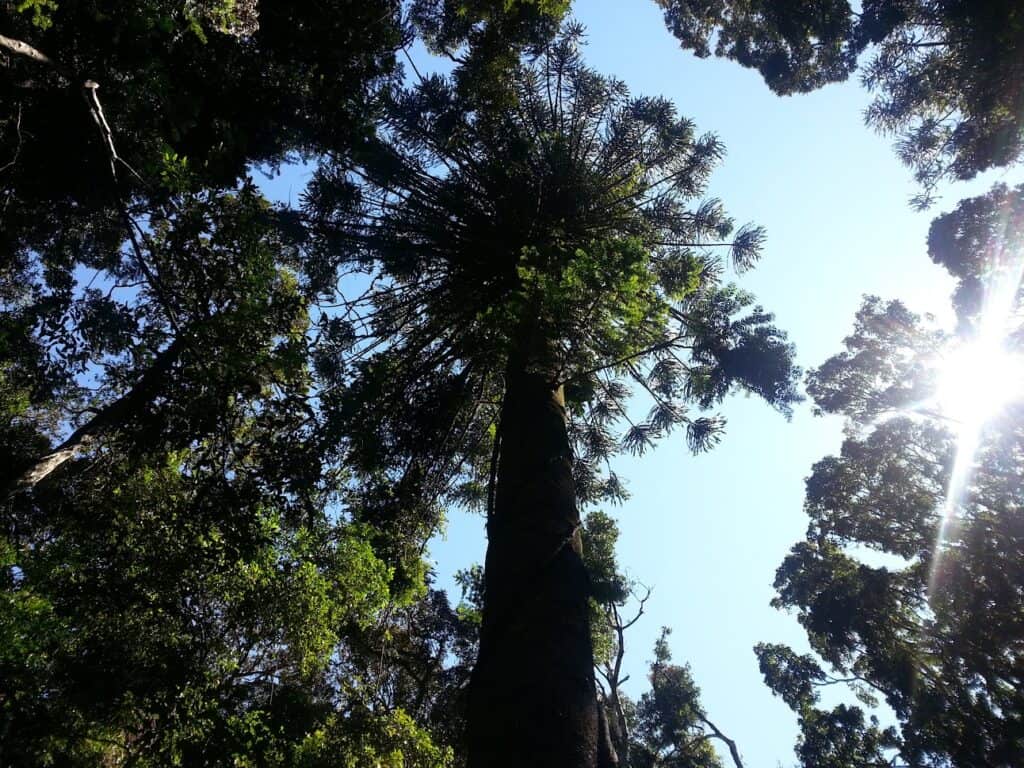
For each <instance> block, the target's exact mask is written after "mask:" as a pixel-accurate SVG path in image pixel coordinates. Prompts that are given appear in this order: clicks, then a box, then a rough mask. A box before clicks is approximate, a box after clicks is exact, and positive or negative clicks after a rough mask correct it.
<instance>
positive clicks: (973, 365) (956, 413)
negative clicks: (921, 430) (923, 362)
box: [935, 341, 1024, 432]
mask: <svg viewBox="0 0 1024 768" xmlns="http://www.w3.org/2000/svg"><path fill="white" fill-rule="evenodd" d="M936 374H937V377H936V388H935V406H936V408H937V409H938V411H939V412H940V413H941V415H942V417H943V418H945V419H948V420H950V421H951V422H953V423H954V424H955V425H956V428H957V431H960V432H962V431H965V430H967V431H971V430H975V429H979V428H980V427H981V426H982V425H983V424H984V423H985V422H987V421H989V420H990V419H992V418H994V417H995V416H996V415H998V413H999V412H1000V411H1001V410H1002V409H1003V408H1004V407H1005V406H1006V405H1008V404H1009V403H1011V402H1012V401H1014V400H1017V399H1018V398H1024V356H1022V355H1020V354H1019V353H1015V352H1012V351H1010V350H1008V349H1006V347H1005V346H1003V345H1002V344H1000V343H991V342H989V343H986V342H985V341H975V342H973V343H966V344H962V345H960V346H958V347H955V348H953V349H951V350H950V351H949V352H948V353H947V354H945V355H944V356H943V358H942V360H941V362H940V363H939V365H938V369H937V371H936Z"/></svg>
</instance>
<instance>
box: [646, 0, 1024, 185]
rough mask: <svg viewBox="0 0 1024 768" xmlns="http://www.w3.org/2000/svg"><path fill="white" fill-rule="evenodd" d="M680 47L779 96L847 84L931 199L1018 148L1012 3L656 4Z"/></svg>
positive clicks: (1019, 46)
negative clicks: (858, 87) (752, 73)
mask: <svg viewBox="0 0 1024 768" xmlns="http://www.w3.org/2000/svg"><path fill="white" fill-rule="evenodd" d="M657 2H658V4H659V5H660V6H662V7H663V8H664V11H665V21H666V23H667V24H668V27H669V29H670V30H671V31H672V32H673V34H674V35H675V36H676V37H677V38H679V41H680V42H681V43H682V45H683V47H685V48H689V49H691V50H693V51H694V52H695V53H696V54H697V55H698V56H708V55H710V54H711V53H712V51H713V52H714V53H715V55H717V56H725V57H727V58H730V59H733V60H735V61H737V62H739V63H740V64H741V65H743V66H745V67H751V68H754V69H757V70H758V71H759V72H760V73H761V75H762V76H763V77H764V79H765V81H766V82H767V83H768V85H769V87H771V89H772V90H773V91H775V92H776V93H779V94H791V93H799V92H803V91H810V90H814V89H815V88H818V87H820V86H822V85H825V84H826V83H832V82H839V81H843V80H846V79H847V78H849V77H850V76H851V75H852V74H853V73H854V72H855V71H857V69H858V67H860V72H861V75H860V76H861V81H862V82H863V83H864V85H865V86H866V87H867V88H868V89H869V90H871V91H873V92H875V93H876V98H875V101H874V102H873V103H872V104H871V106H870V107H869V108H868V110H867V113H866V115H865V119H866V120H867V123H868V125H870V126H871V127H873V128H875V129H877V130H879V131H881V132H883V133H887V134H897V135H898V136H899V142H898V143H897V152H898V154H899V156H900V159H901V160H903V162H904V163H906V164H907V165H908V166H909V167H910V168H912V169H913V171H914V175H915V177H916V179H917V180H918V181H919V182H920V183H921V185H922V187H923V191H922V194H921V195H920V196H919V197H918V198H917V202H918V203H920V204H926V203H927V202H929V201H930V199H931V195H932V192H933V190H934V187H935V185H936V184H937V183H938V182H939V181H941V180H943V179H970V178H973V177H974V176H975V175H976V174H978V173H980V172H981V171H984V170H986V169H988V168H992V167H999V166H1005V165H1010V164H1012V163H1015V162H1017V160H1019V158H1020V156H1021V153H1022V152H1024V141H1022V139H1021V136H1022V135H1024V130H1022V128H1024V126H1022V123H1021V120H1022V117H1021V116H1022V115H1024V96H1022V95H1021V91H1020V88H1018V87H1017V83H1019V82H1020V79H1021V77H1024V11H1022V9H1021V7H1020V4H1019V3H1017V2H1015V0H992V1H991V2H984V3H978V2H973V1H972V0H911V1H909V2H907V1H905V0H867V1H866V2H863V3H851V2H848V0H812V1H811V2H774V1H773V0H657Z"/></svg>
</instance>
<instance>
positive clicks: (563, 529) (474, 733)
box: [468, 333, 599, 768]
mask: <svg viewBox="0 0 1024 768" xmlns="http://www.w3.org/2000/svg"><path fill="white" fill-rule="evenodd" d="M530 335H531V334H529V333H527V334H523V336H525V338H522V339H520V343H519V344H518V348H517V349H516V350H515V352H514V353H513V354H512V355H511V360H510V362H509V364H508V370H507V373H506V381H505V387H506V394H505V402H504V406H503V408H502V414H501V449H500V454H499V457H498V471H497V482H496V489H495V497H494V510H493V513H492V514H491V516H490V518H489V519H488V521H487V534H488V546H487V559H486V563H485V570H484V611H483V625H482V627H481V633H480V651H479V656H478V658H477V663H476V666H475V668H474V670H473V675H472V678H471V682H470V691H469V713H468V726H469V730H468V742H469V743H468V747H469V754H468V757H469V762H468V765H469V768H505V767H506V766H507V767H508V768H512V766H515V768H523V767H524V766H531V767H537V768H544V767H546V766H551V768H555V767H556V766H557V768H595V766H597V762H598V748H599V747H598V740H599V728H598V704H597V696H596V687H595V681H594V654H593V649H592V647H591V640H590V617H589V611H588V597H589V586H588V577H587V572H586V567H585V566H584V564H583V559H582V546H581V540H580V517H579V510H578V509H577V507H576V493H575V486H574V483H573V477H572V449H571V447H570V445H569V437H568V432H567V428H566V414H565V399H564V395H563V391H562V387H561V385H559V384H558V383H557V381H556V376H555V374H554V373H553V366H552V365H551V364H550V363H549V360H550V359H551V356H550V355H548V354H547V353H546V351H545V345H544V344H537V343H534V342H533V341H532V340H531V339H530ZM533 335H535V334H533Z"/></svg>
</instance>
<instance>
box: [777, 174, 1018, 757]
mask: <svg viewBox="0 0 1024 768" xmlns="http://www.w3.org/2000/svg"><path fill="white" fill-rule="evenodd" d="M1022 194H1024V189H1021V188H1017V189H1013V190H1010V189H1007V188H1005V187H997V188H996V189H995V190H993V191H992V192H991V193H990V194H988V195H985V196H983V197H980V198H974V199H971V200H965V201H964V202H962V203H961V204H960V205H959V206H958V207H957V209H956V210H955V211H953V212H951V213H949V214H946V215H944V216H941V217H939V218H938V219H937V220H936V221H935V222H934V223H933V225H932V229H931V233H930V237H929V251H930V254H931V256H932V258H933V259H934V260H935V261H936V262H937V263H940V264H942V265H944V266H946V267H947V268H948V269H949V271H950V272H951V273H952V274H953V275H954V276H955V277H956V278H957V280H958V286H957V289H956V293H955V297H954V298H955V304H956V306H957V311H958V316H959V321H960V322H959V327H958V332H957V335H956V337H951V336H950V335H949V334H944V333H942V332H939V331H936V330H933V329H929V328H928V327H927V326H926V325H925V324H924V323H923V322H922V320H921V319H920V318H918V317H916V316H915V315H913V314H912V313H910V312H908V311H907V310H906V309H905V308H904V307H903V306H902V305H900V304H899V303H897V302H890V303H884V302H881V301H879V300H877V299H870V300H868V301H867V302H866V303H865V305H864V307H863V308H862V310H861V312H860V313H859V315H858V319H857V325H856V328H855V331H854V333H853V334H852V335H851V336H850V338H848V339H847V340H846V350H845V351H844V352H842V353H840V354H839V355H836V356H835V357H833V358H832V359H830V360H829V361H828V362H826V363H825V364H824V365H823V366H822V367H821V368H819V369H818V370H817V371H815V372H812V374H811V375H810V377H809V386H808V389H809V391H810V393H811V394H812V395H813V397H814V398H815V401H816V403H817V404H818V407H819V408H820V409H821V410H823V411H827V412H831V413H840V414H843V415H845V416H846V417H847V418H848V423H849V425H850V433H849V436H848V438H847V439H846V441H845V442H844V443H843V447H842V451H841V453H840V455H838V456H831V457H828V458H826V459H823V460H822V461H820V462H819V463H818V464H816V465H815V466H814V470H813V473H812V474H811V477H810V478H809V479H808V481H807V496H806V503H805V509H806V511H807V513H808V515H809V516H810V518H811V522H810V526H809V528H808V534H807V539H806V541H804V542H801V543H799V544H797V545H796V546H795V547H794V548H793V550H792V552H791V553H790V555H789V556H788V557H787V558H786V560H785V562H784V563H783V564H782V566H781V567H780V569H779V571H778V573H777V576H776V588H777V589H778V597H777V598H776V601H775V603H776V605H778V606H780V607H785V608H790V609H795V610H796V612H797V615H798V618H799V620H800V623H801V624H802V625H803V626H804V627H805V629H806V630H807V633H808V638H809V640H810V642H811V646H812V648H813V649H814V650H815V651H816V652H817V653H818V655H819V656H820V657H821V659H822V660H823V661H824V662H825V664H826V665H827V666H828V667H830V668H831V671H830V672H826V671H825V668H823V665H822V664H821V663H820V662H819V661H818V660H816V659H815V658H813V657H811V656H809V655H800V654H796V653H794V652H793V651H792V650H790V649H788V648H785V647H783V646H769V645H765V646H760V647H759V648H758V655H759V657H760V660H761V665H762V670H763V671H764V672H765V676H766V679H767V681H768V683H769V685H770V686H771V687H772V688H773V690H775V691H776V693H778V694H779V695H781V696H782V697H783V698H784V699H785V700H786V702H787V703H789V704H790V705H791V706H792V707H793V708H794V709H796V710H797V712H798V713H799V715H800V720H801V728H802V734H803V735H802V738H801V743H800V745H799V749H798V754H799V755H800V757H801V759H802V761H803V764H804V765H807V766H812V765H813V766H823V765H824V766H830V767H832V766H835V768H852V766H858V765H881V764H883V763H884V764H890V765H897V764H898V765H908V766H923V765H936V764H941V765H947V764H948V765H952V766H958V767H966V766H1011V765H1018V764H1020V762H1021V760H1024V698H1022V696H1021V691H1022V690H1024V677H1022V674H1024V644H1022V642H1021V638H1024V602H1022V600H1021V594H1022V591H1024V570H1022V568H1021V563H1022V562H1024V561H1022V558H1021V555H1022V553H1024V527H1022V524H1021V523H1022V521H1021V515H1020V509H1021V505H1022V503H1024V497H1022V489H1024V475H1022V467H1021V462H1020V456H1021V451H1022V449H1024V401H1022V399H1021V397H1020V392H1021V391H1022V388H1024V378H1020V379H1019V380H1017V381H1016V382H1014V383H1012V384H1011V385H1010V386H1012V387H1015V391H1014V392H1013V395H1014V396H1012V397H1010V398H1009V402H1007V403H1004V404H1002V407H1001V408H1000V410H998V411H997V412H995V413H990V414H989V416H990V418H989V419H988V420H987V421H986V422H985V423H984V424H983V425H974V426H973V427H971V425H965V424H963V423H958V422H955V421H951V420H950V419H949V416H950V414H948V413H945V412H944V411H943V410H942V407H943V403H942V402H941V401H940V402H936V401H935V397H934V396H935V388H936V386H937V385H938V384H940V383H941V382H940V381H939V380H938V379H937V376H936V367H937V366H936V363H937V362H938V361H939V358H940V357H941V356H942V355H944V354H953V349H955V345H956V344H960V345H964V344H970V343H971V342H972V340H974V339H975V337H977V336H978V335H979V334H985V333H989V332H992V331H993V330H995V331H996V332H997V334H998V338H997V340H996V342H995V350H996V353H997V354H998V355H1001V356H1003V357H1005V358H1007V359H1011V360H1012V359H1017V360H1024V358H1022V355H1024V328H1022V326H1021V303H1020V302H1021V297H1022V294H1021V282H1020V280H1021V277H1020V276H1021V259H1020V244H1021V236H1022V234H1024V230H1022V227H1024V204H1022V200H1024V197H1022ZM1000 297H1002V298H1006V297H1009V299H1010V301H1009V303H1008V304H1006V305H1003V304H1001V302H1000ZM1012 370H1013V369H1012V368H1011V369H1009V371H1010V372H1011V373H1007V374H1006V375H1011V374H1012ZM1019 370H1024V362H1022V363H1021V365H1020V368H1019ZM974 373H975V375H976V376H977V377H978V379H977V380H976V381H974V382H973V393H971V392H965V393H964V394H965V395H971V394H973V396H975V397H978V398H982V397H987V396H991V395H990V393H987V392H986V386H989V385H990V382H987V381H984V380H983V379H982V378H981V377H984V376H989V375H991V373H990V372H986V371H984V370H977V371H975V372H974ZM1019 375H1020V374H1018V376H1019ZM1006 389H1007V390H1008V389H1009V388H1008V387H1007V388H1006ZM996 405H998V404H996ZM958 410H961V409H958ZM962 410H963V411H964V412H966V413H971V412H975V413H977V409H975V408H972V407H966V408H962ZM952 415H953V416H956V415H957V414H956V413H954V414H952ZM869 550H874V551H875V552H878V553H884V555H886V556H887V557H884V558H880V557H878V556H875V557H872V556H868V555H865V554H864V553H865V552H868V551H869ZM841 682H846V683H849V684H850V685H852V686H853V687H854V691H855V692H856V693H857V694H858V695H859V696H861V698H863V699H864V700H865V701H867V702H869V703H870V702H871V700H872V698H873V697H881V698H883V699H884V700H885V702H886V703H887V704H888V705H889V707H891V709H892V712H893V713H894V715H895V719H896V726H894V727H889V728H883V727H881V726H880V725H879V724H878V722H877V720H876V721H872V720H870V719H869V718H868V717H867V716H865V713H864V712H863V711H862V710H860V708H858V707H851V706H846V705H843V706H840V707H837V708H835V709H833V710H831V711H824V710H820V709H818V708H817V707H816V706H815V705H816V704H817V702H818V689H819V688H820V687H822V686H825V685H833V684H836V683H841Z"/></svg>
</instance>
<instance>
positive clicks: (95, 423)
mask: <svg viewBox="0 0 1024 768" xmlns="http://www.w3.org/2000/svg"><path fill="white" fill-rule="evenodd" d="M184 347H185V342H184V340H183V339H181V338H177V339H175V340H174V341H173V342H171V343H170V345H168V347H167V348H166V349H164V350H163V351H162V352H161V353H160V354H158V355H157V356H156V358H155V359H154V360H153V363H152V365H150V367H149V368H147V369H146V371H145V372H144V373H143V374H142V376H140V377H139V379H138V381H136V382H135V384H134V385H133V386H132V388H131V389H129V390H128V391H127V392H125V393H124V394H123V395H121V397H119V398H117V399H116V400H114V401H112V402H110V403H108V404H107V405H105V406H104V407H103V408H101V409H100V410H99V411H98V412H97V413H96V415H95V416H93V417H92V418H91V419H90V420H89V421H87V422H86V423H85V424H83V425H82V426H80V427H79V428H78V429H76V430H75V431H74V432H72V433H71V435H69V436H68V438H67V439H66V440H64V442H62V443H61V444H60V445H58V446H57V447H56V448H54V449H53V450H52V451H50V452H49V453H47V454H45V455H44V456H41V457H40V458H38V459H36V460H35V461H33V462H32V464H31V465H30V466H29V467H28V468H26V469H24V470H22V472H21V474H19V475H18V476H17V477H16V478H14V479H13V481H11V482H10V483H9V484H8V487H7V495H10V494H12V493H18V492H19V491H25V490H31V489H33V488H35V487H36V486H38V485H39V484H40V483H42V482H44V481H46V480H47V479H48V478H49V477H51V476H52V475H53V473H54V472H56V471H57V470H58V469H60V468H61V467H62V466H63V465H64V464H66V463H67V462H69V461H71V460H73V459H75V458H78V457H79V456H81V455H83V454H84V453H86V452H87V451H88V450H89V448H90V447H91V446H92V445H93V443H95V441H96V440H97V438H99V437H101V436H102V435H104V434H106V433H108V432H110V431H112V430H114V429H117V428H118V427H120V426H122V425H124V424H125V423H127V422H128V421H129V420H131V419H132V418H134V417H136V416H138V415H139V414H140V413H141V412H142V409H143V408H145V406H146V405H148V404H149V403H151V402H152V401H153V399H154V398H155V397H156V395H157V393H158V392H159V391H160V389H161V388H162V387H163V386H164V385H165V384H166V381H165V379H166V377H167V376H168V374H169V373H170V371H171V368H173V367H174V364H175V363H176V362H177V360H178V358H179V357H180V356H181V352H182V350H183V349H184Z"/></svg>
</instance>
